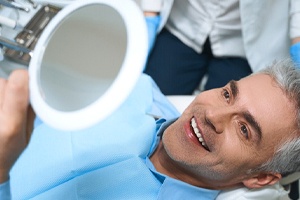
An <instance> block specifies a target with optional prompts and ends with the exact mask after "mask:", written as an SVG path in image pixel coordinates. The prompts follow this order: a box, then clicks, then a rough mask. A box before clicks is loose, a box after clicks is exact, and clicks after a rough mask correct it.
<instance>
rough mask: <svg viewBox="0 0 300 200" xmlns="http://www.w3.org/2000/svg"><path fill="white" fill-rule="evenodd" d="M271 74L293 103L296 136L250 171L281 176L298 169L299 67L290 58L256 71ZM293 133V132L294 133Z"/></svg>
mask: <svg viewBox="0 0 300 200" xmlns="http://www.w3.org/2000/svg"><path fill="white" fill-rule="evenodd" d="M255 74H267V75H269V76H271V77H272V78H273V79H274V80H275V81H276V82H277V84H278V86H279V87H280V88H281V89H282V91H283V92H284V93H285V94H286V95H287V97H288V98H289V99H291V100H292V102H294V104H295V109H296V116H295V117H296V122H297V130H296V132H297V134H298V137H296V138H290V139H289V140H287V141H286V142H284V143H283V144H282V145H281V146H280V147H279V148H278V149H277V150H276V151H275V154H274V156H273V157H272V158H270V160H268V161H267V162H265V163H264V164H262V165H261V166H259V167H258V168H256V169H252V170H251V171H250V173H251V172H261V171H264V172H276V173H280V174H282V175H283V176H286V175H289V174H291V173H293V172H296V171H300V69H299V68H297V67H296V66H295V65H294V64H293V62H292V61H291V60H290V59H286V60H281V61H276V62H275V63H273V64H272V65H271V66H269V67H267V68H265V69H263V70H261V71H259V72H256V73H255ZM294 135H295V134H294Z"/></svg>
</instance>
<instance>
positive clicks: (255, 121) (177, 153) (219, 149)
mask: <svg viewBox="0 0 300 200" xmlns="http://www.w3.org/2000/svg"><path fill="white" fill-rule="evenodd" d="M294 120H295V108H294V104H292V103H291V101H289V100H288V99H287V97H286V96H285V95H284V93H283V92H282V90H281V89H280V88H279V87H278V86H277V85H276V83H275V82H274V81H273V80H272V79H271V78H270V77H269V76H267V75H262V74H260V75H254V76H250V77H247V78H244V79H241V80H240V81H237V82H230V83H229V84H227V85H226V86H225V87H223V88H218V89H214V90H210V91H206V92H203V93H201V94H200V95H198V96H197V97H196V98H195V100H194V101H193V102H192V103H191V105H190V106H189V107H188V108H187V109H186V110H185V111H184V113H183V114H182V116H181V117H180V118H179V119H178V120H177V121H176V122H175V123H174V124H172V125H171V126H170V127H169V128H168V129H167V130H166V131H165V132H164V135H163V139H162V143H163V147H164V149H165V151H166V155H167V156H166V157H168V159H167V160H168V165H172V166H174V167H175V168H176V169H179V170H177V172H176V173H177V175H176V176H178V178H179V179H181V180H183V181H186V182H188V183H190V184H193V185H197V186H202V187H203V186H206V187H207V186H208V187H211V188H226V187H228V186H233V185H236V184H237V183H241V182H242V181H243V180H245V179H247V178H249V177H251V176H252V175H253V174H252V175H249V174H247V172H248V170H249V169H254V168H256V167H257V166H259V165H261V164H262V163H264V162H266V161H267V160H268V159H269V158H271V157H272V156H273V154H274V152H275V150H276V149H277V147H278V146H279V145H280V144H282V142H283V141H285V140H287V139H288V138H291V136H292V135H291V134H290V133H291V131H293V130H296V126H295V121H294ZM191 124H193V125H191ZM291 127H292V128H291ZM288 134H290V135H288ZM197 135H198V136H197Z"/></svg>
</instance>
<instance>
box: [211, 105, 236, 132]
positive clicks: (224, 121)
mask: <svg viewBox="0 0 300 200" xmlns="http://www.w3.org/2000/svg"><path fill="white" fill-rule="evenodd" d="M233 113H234V112H233V110H232V108H228V107H211V108H209V109H207V110H206V116H205V117H206V122H207V123H208V124H209V125H210V126H211V127H212V128H213V129H214V130H215V131H216V133H222V132H223V131H224V129H225V128H226V126H228V125H229V124H230V122H231V120H232V116H233Z"/></svg>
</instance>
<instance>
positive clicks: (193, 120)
mask: <svg viewBox="0 0 300 200" xmlns="http://www.w3.org/2000/svg"><path fill="white" fill-rule="evenodd" d="M191 125H192V127H193V129H194V132H195V134H196V136H197V137H198V140H199V142H200V143H201V144H202V146H204V147H206V144H205V142H204V139H203V137H202V135H201V133H200V131H199V129H198V128H197V124H196V120H195V118H192V120H191ZM206 148H207V147H206Z"/></svg>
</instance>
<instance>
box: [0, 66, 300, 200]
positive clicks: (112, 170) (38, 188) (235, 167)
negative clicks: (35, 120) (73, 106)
mask: <svg viewBox="0 0 300 200" xmlns="http://www.w3.org/2000/svg"><path fill="white" fill-rule="evenodd" d="M147 80H148V81H149V79H146V80H145V81H144V82H148V81H147ZM142 83H143V82H142ZM27 85H28V76H27V73H26V71H16V72H14V73H13V74H12V75H11V77H10V78H9V79H8V80H7V81H5V80H1V84H0V88H1V89H0V90H1V95H0V97H1V98H0V103H1V112H0V123H1V129H0V142H1V144H0V147H1V149H0V182H1V183H3V184H2V185H1V186H0V194H1V195H2V196H0V197H1V199H4V198H5V196H4V195H5V193H7V191H9V182H8V180H9V171H10V169H11V167H12V165H13V164H14V163H15V161H16V159H17V158H18V156H19V154H20V153H21V152H22V150H23V149H24V148H25V147H26V145H27V142H28V133H29V132H30V131H29V129H31V124H32V120H27V117H26V116H27V115H28V114H29V113H30V112H29V110H28V87H27ZM144 86H145V85H143V87H144ZM137 87H139V86H137ZM143 87H142V89H144V88H143ZM137 92H139V90H135V91H133V93H137ZM134 95H135V94H134ZM134 95H133V98H132V96H131V97H129V98H130V100H129V101H131V100H132V99H134V101H133V102H134V106H132V107H131V108H130V110H131V109H133V110H132V112H124V111H126V109H125V108H122V107H121V108H120V109H121V110H122V109H123V110H122V112H120V113H118V112H116V113H114V114H113V115H114V116H110V117H109V119H106V120H105V121H104V122H101V123H100V124H101V125H97V126H95V127H94V128H91V129H88V130H87V131H86V132H84V134H83V132H81V133H76V132H75V133H66V132H59V131H57V130H53V129H52V130H51V133H50V134H48V133H47V131H48V130H49V129H51V128H49V127H47V126H44V127H43V125H39V126H38V127H36V128H35V132H34V133H33V135H32V138H31V141H30V143H29V145H28V147H27V149H26V150H25V151H24V153H23V154H22V156H21V157H20V158H19V159H18V161H17V162H16V164H15V166H14V168H13V170H12V172H11V187H14V188H13V190H12V196H13V197H14V195H15V194H14V192H18V191H21V192H20V194H21V195H20V196H18V197H16V198H17V199H19V198H22V199H29V198H35V199H64V198H65V199H75V198H77V199H82V198H86V199H191V198H192V199H196V198H200V199H214V198H215V197H216V196H217V195H218V192H219V190H222V189H228V188H232V187H236V186H246V187H249V188H261V187H264V186H267V185H272V184H274V183H276V182H277V181H278V180H280V179H281V177H282V176H284V175H287V174H290V173H293V172H294V171H298V170H299V166H300V165H299V161H300V157H299V155H300V154H299V151H300V150H299V148H300V139H299V138H300V137H299V134H300V132H299V124H300V123H299V122H300V121H299V116H300V115H299V106H300V105H299V102H300V101H299V99H300V71H299V70H297V69H295V68H294V66H292V65H291V64H290V63H289V62H278V63H276V64H274V65H273V66H272V67H270V68H267V69H266V70H264V71H262V72H259V73H257V74H254V75H251V76H248V77H246V78H243V79H241V80H239V81H231V82H229V83H228V84H227V85H226V86H224V87H222V88H218V89H213V90H210V91H206V92H203V93H201V94H199V95H198V96H197V97H196V98H195V100H194V101H193V102H192V103H191V104H190V105H189V107H188V108H187V109H186V110H185V111H184V113H183V114H182V116H181V117H179V118H178V119H177V120H176V119H175V120H171V121H166V122H165V120H163V119H159V120H157V121H156V123H154V119H153V118H152V117H150V116H149V114H148V113H149V112H148V111H149V109H148V108H149V107H148V106H146V108H147V109H145V110H143V109H140V108H142V106H141V105H142V104H143V102H140V99H138V100H137V98H136V97H140V96H138V95H137V96H134ZM148 97H151V96H148ZM148 97H147V98H148ZM151 98H153V97H151ZM143 100H145V99H143ZM162 102H163V100H162ZM153 103H157V104H159V102H156V101H150V104H153ZM127 105H132V104H127ZM134 107H139V109H137V110H134ZM124 109H125V110H124ZM145 111H146V112H145ZM118 115H120V116H124V117H123V118H118V117H119V116H118ZM144 116H146V117H144ZM129 117H137V118H136V121H135V122H134V123H131V124H127V123H126V122H127V121H129ZM118 119H120V120H119V121H115V120H118ZM124 121H125V122H124ZM144 121H148V123H144ZM123 122H124V123H123ZM106 126H108V127H109V128H107V129H106V130H107V131H105V132H103V131H101V130H100V128H104V127H106ZM131 126H132V127H131ZM110 130H111V131H110ZM109 131H110V132H109ZM156 131H157V132H158V134H157V135H158V136H157V135H156ZM132 132H135V134H132ZM111 134H115V135H116V137H114V139H113V140H111V138H110V135H111ZM69 136H70V138H68V139H66V140H65V139H64V138H66V137H69ZM107 138H108V139H107ZM62 141H63V144H62V145H61V146H63V147H64V148H61V146H59V145H57V144H58V143H60V142H62ZM68 142H72V145H70V146H69V143H68ZM144 142H145V143H144ZM123 143H124V144H125V145H123ZM39 145H40V146H39ZM55 145H56V146H55ZM99 146H102V149H101V150H97V151H96V152H93V149H94V148H98V147H99ZM103 146H104V147H103ZM144 146H147V147H146V148H144ZM75 147H76V148H75ZM107 148H108V149H109V150H106V149H107ZM48 150H49V153H51V152H54V155H53V157H49V156H47V155H48V154H44V153H45V152H46V153H47V152H48ZM69 151H70V155H71V156H70V157H71V159H70V158H69V157H68V156H66V157H64V156H65V155H67V154H68V152H69ZM66 152H67V153H66ZM123 152H124V153H123ZM38 154H44V155H43V156H39V155H38ZM91 154H93V155H92V156H91ZM119 154H121V155H119ZM79 155H80V156H79ZM77 156H79V157H77ZM60 157H62V158H61V159H60ZM99 157H100V158H101V161H100V160H99ZM36 158H37V159H36ZM69 159H70V160H69ZM33 160H35V163H33V162H31V161H33ZM52 160H54V161H53V162H51V161H52ZM102 160H105V161H104V162H102ZM60 162H61V163H60ZM99 163H101V164H99ZM57 165H60V166H59V167H57ZM24 166H25V167H24ZM47 167H48V168H47ZM60 168H63V169H60ZM64 168H68V169H67V170H65V169H64ZM58 170H59V171H58ZM43 171H44V172H43ZM41 173H43V174H41ZM48 174H50V175H48ZM59 174H63V175H62V176H60V175H59ZM36 177H38V178H36ZM53 177H57V178H55V180H52V179H53ZM120 177H121V178H120ZM16 180H17V181H16ZM30 184H32V185H33V186H34V187H32V188H31V189H30V188H29V187H27V185H30ZM40 184H41V185H40ZM14 185H18V186H14ZM24 188H25V189H24ZM28 188H29V189H28ZM28 190H31V191H29V192H28ZM33 194H34V195H33ZM26 195H27V196H26ZM30 195H31V196H30ZM7 198H9V197H7Z"/></svg>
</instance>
